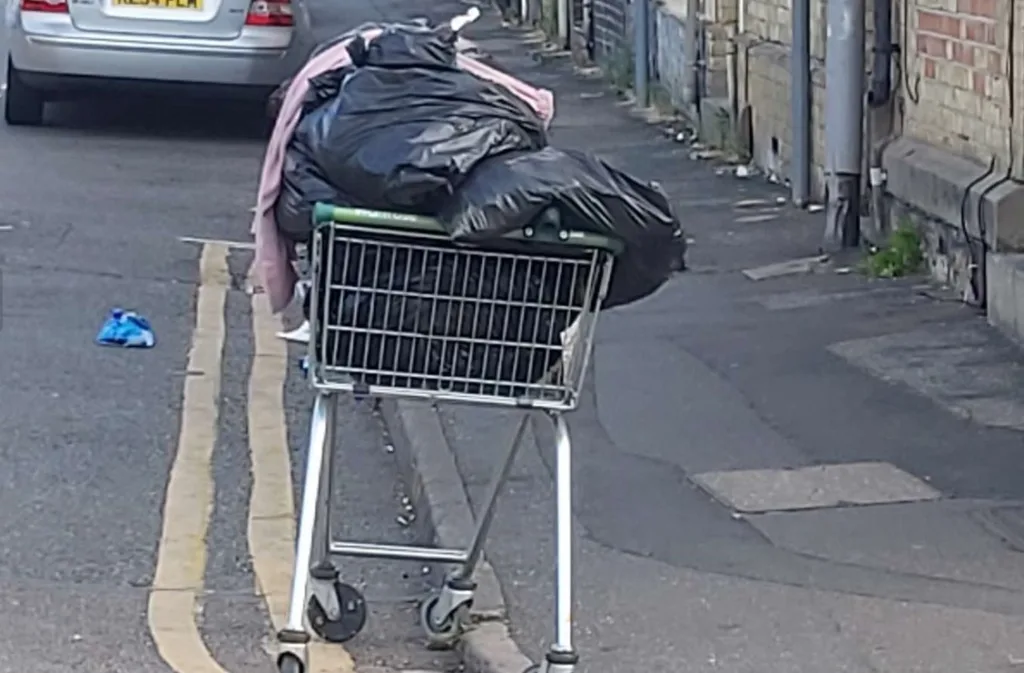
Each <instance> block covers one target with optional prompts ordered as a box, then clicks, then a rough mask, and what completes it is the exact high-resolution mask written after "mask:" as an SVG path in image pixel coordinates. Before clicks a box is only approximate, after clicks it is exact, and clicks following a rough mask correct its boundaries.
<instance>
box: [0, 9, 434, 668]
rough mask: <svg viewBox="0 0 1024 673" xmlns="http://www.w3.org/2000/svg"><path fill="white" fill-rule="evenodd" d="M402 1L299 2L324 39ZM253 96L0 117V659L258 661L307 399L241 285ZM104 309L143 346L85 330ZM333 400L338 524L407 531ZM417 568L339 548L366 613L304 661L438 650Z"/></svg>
mask: <svg viewBox="0 0 1024 673" xmlns="http://www.w3.org/2000/svg"><path fill="white" fill-rule="evenodd" d="M419 5H421V6H423V7H429V8H430V10H431V11H442V12H443V11H444V10H445V8H444V7H437V6H435V5H428V3H426V2H421V3H419ZM400 7H401V9H400V10H394V11H391V10H389V8H388V7H387V6H384V5H373V4H367V3H358V4H353V3H344V7H343V6H342V4H341V3H327V2H323V1H322V0H321V1H317V2H314V3H313V5H312V6H311V10H312V12H313V15H314V18H315V20H316V23H317V27H318V31H319V32H320V33H321V37H325V36H328V35H332V34H334V33H337V32H339V31H342V30H345V29H347V28H350V27H352V26H354V25H356V24H358V23H361V22H363V21H366V20H373V19H381V18H384V17H385V12H387V17H388V18H400V17H401V16H403V15H404V14H405V13H407V12H409V11H412V10H414V9H415V8H416V5H415V4H413V3H401V4H400ZM449 13H450V12H449ZM0 39H2V37H0ZM4 51H5V49H4V47H3V43H2V42H0V54H3V52H4ZM261 114H262V109H261V108H259V107H253V106H228V105H224V104H206V105H190V104H185V103H182V102H181V101H177V100H158V99H148V100H147V99H134V98H132V99H129V98H121V97H118V98H117V100H109V99H108V100H93V101H82V102H77V103H67V104H61V105H59V106H57V107H56V108H54V109H53V110H52V115H51V117H50V119H49V120H48V121H49V123H48V124H47V126H46V127H44V128H38V129H20V128H19V129H12V128H6V127H0V274H2V277H0V282H2V295H0V301H2V314H0V317H2V322H0V365H2V368H0V372H2V373H0V672H3V673H8V672H10V673H15V672H20V671H32V673H67V672H68V671H75V672H76V673H122V672H123V673H156V672H161V673H166V672H167V671H170V670H178V671H182V672H183V673H222V672H223V671H229V672H241V671H245V672H247V673H248V672H258V671H270V670H273V668H272V666H271V664H270V658H269V657H268V655H267V647H268V640H269V638H268V637H269V634H271V633H272V625H271V622H272V617H274V616H276V617H277V618H278V619H279V614H280V611H281V609H282V605H283V603H282V601H281V598H282V595H283V592H284V591H285V590H286V588H287V587H286V578H285V579H282V573H287V572H288V571H289V570H290V568H289V567H288V563H287V561H288V560H289V556H290V553H291V549H290V538H289V535H291V531H290V526H291V517H289V516H281V511H282V510H277V511H268V509H269V508H271V506H272V504H275V503H276V504H277V505H279V506H280V507H281V508H287V507H290V506H291V502H290V501H291V497H290V496H292V495H293V493H290V492H289V482H288V480H282V479H280V477H281V476H282V475H281V473H282V472H287V469H279V468H280V467H281V466H282V465H283V466H288V464H289V463H288V461H289V459H291V466H292V471H293V472H294V474H293V475H292V476H293V479H292V482H291V484H290V486H291V490H292V491H294V486H295V484H296V483H297V482H298V481H299V477H300V474H299V473H298V470H299V469H300V468H301V464H302V455H303V444H302V443H303V441H304V438H305V432H306V423H307V419H308V413H309V409H310V405H311V396H310V393H309V391H308V389H307V388H306V386H305V383H304V382H303V381H302V379H301V378H300V377H299V376H298V370H297V367H296V366H295V364H296V362H297V358H298V355H299V354H298V353H297V352H294V351H293V352H291V353H286V352H285V350H284V347H283V345H282V344H281V343H279V342H278V341H276V340H275V339H274V338H273V334H274V332H275V330H276V329H278V328H279V326H280V325H279V323H278V321H277V320H276V319H274V318H272V317H271V316H269V315H268V313H267V311H266V310H265V305H264V304H262V303H261V301H262V297H260V296H257V297H255V298H254V297H251V296H250V295H249V294H248V293H247V292H246V291H245V287H246V284H245V279H246V277H247V274H248V268H249V265H250V263H251V256H252V255H251V250H249V249H248V248H247V247H246V246H245V242H246V241H248V240H249V235H248V231H249V221H250V217H251V215H250V213H249V208H250V207H251V205H252V204H253V201H254V194H255V185H256V179H257V174H258V171H259V164H260V160H261V158H262V152H263V140H262V138H261V130H262V128H263V121H262V118H261ZM182 238H192V239H197V240H199V242H195V241H184V240H182ZM204 241H205V242H204ZM236 243H241V244H242V245H236ZM114 307H122V308H126V309H134V310H137V311H139V312H141V313H142V314H144V315H145V316H146V317H147V318H149V319H150V321H151V322H152V324H153V326H154V328H155V331H156V336H157V345H156V347H155V348H153V349H151V350H119V349H106V348H102V347H99V346H97V345H95V344H94V342H93V339H94V337H95V335H96V332H97V330H98V329H99V327H100V325H101V324H102V322H103V319H104V317H105V316H106V314H107V313H108V311H110V309H112V308H114ZM281 390H284V394H283V395H281V394H280V391H281ZM341 418H342V419H343V421H342V423H343V427H342V429H341V431H340V433H339V434H340V437H341V438H342V441H343V442H344V444H345V446H346V448H347V449H349V450H346V451H344V452H343V455H342V458H341V459H340V460H339V465H338V473H339V474H338V483H340V484H342V485H343V487H344V488H343V490H342V492H341V493H340V494H339V495H338V500H337V502H336V505H337V506H338V507H339V508H340V510H341V511H343V512H344V517H343V518H342V522H341V524H339V526H340V528H341V530H339V531H338V532H339V533H341V534H346V533H347V534H351V535H353V536H356V537H358V538H360V539H379V538H391V539H395V538H398V539H399V541H402V540H405V541H408V540H409V539H410V535H411V534H410V533H408V532H407V531H406V530H404V529H403V528H401V527H400V526H399V525H398V524H397V523H395V517H396V516H397V515H398V514H399V513H400V512H401V511H402V509H401V504H400V498H401V493H400V489H399V487H398V479H397V474H396V472H395V466H394V464H393V461H392V459H391V456H390V455H389V454H388V452H387V451H386V447H385V444H384V440H383V436H382V432H381V428H380V426H379V423H378V422H377V420H376V418H375V417H374V415H373V414H372V413H371V410H370V409H367V408H358V407H351V406H346V407H345V408H344V409H343V410H342V413H341ZM254 427H258V430H259V431H258V432H251V430H252V429H253V428H254ZM286 440H287V445H286ZM254 484H258V486H254ZM254 488H260V489H262V490H261V491H260V492H261V493H262V494H263V496H264V497H261V498H259V499H258V504H256V505H254V506H250V497H252V494H253V491H254ZM268 503H270V504H268ZM261 508H262V509H261ZM261 514H263V515H266V516H260V515H261ZM422 571H423V569H422V568H421V567H419V566H396V565H390V566H384V565H374V564H363V565H360V564H351V565H349V566H346V577H347V579H348V580H349V581H351V582H353V583H356V584H358V585H361V586H363V587H364V588H365V589H366V592H367V596H368V598H369V600H370V602H371V608H372V616H371V621H370V623H369V625H368V627H367V632H366V634H365V635H364V636H363V637H361V638H360V639H359V640H358V642H356V643H354V644H352V645H351V646H350V647H349V648H348V651H346V650H343V649H342V648H340V647H321V648H319V649H318V650H317V652H316V656H317V659H316V660H315V662H314V664H315V665H314V666H313V667H312V669H311V670H313V671H334V672H341V671H348V670H351V668H352V662H353V659H354V661H355V664H356V665H358V666H363V665H366V666H383V667H386V668H394V669H427V670H445V669H448V668H450V667H452V666H453V665H454V664H453V662H452V661H451V660H450V659H448V658H446V657H444V656H439V655H435V654H428V653H425V652H424V650H423V649H422V647H421V643H420V641H419V636H418V632H417V631H416V629H415V614H414V605H413V601H414V599H416V598H418V597H419V596H421V595H422V594H423V592H424V591H425V589H426V586H427V583H428V581H429V580H430V579H431V577H430V576H429V575H426V576H425V575H424V574H423V572H422Z"/></svg>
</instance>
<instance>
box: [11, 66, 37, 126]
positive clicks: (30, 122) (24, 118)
mask: <svg viewBox="0 0 1024 673" xmlns="http://www.w3.org/2000/svg"><path fill="white" fill-rule="evenodd" d="M44 105H45V101H44V100H43V95H42V94H41V93H40V92H38V91H36V90H35V89H33V88H31V87H30V86H28V85H26V84H25V82H24V80H22V78H21V73H20V72H18V69H17V68H15V67H14V64H13V63H11V60H10V59H7V92H6V93H5V94H4V119H5V120H6V121H7V123H8V124H10V125H11V126H39V125H40V124H42V123H43V107H44Z"/></svg>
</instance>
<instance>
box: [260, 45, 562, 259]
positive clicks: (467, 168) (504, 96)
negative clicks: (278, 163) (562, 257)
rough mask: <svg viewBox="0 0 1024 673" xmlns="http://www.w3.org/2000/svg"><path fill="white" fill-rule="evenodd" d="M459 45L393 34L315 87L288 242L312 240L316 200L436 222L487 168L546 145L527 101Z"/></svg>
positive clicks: (286, 212)
mask: <svg viewBox="0 0 1024 673" xmlns="http://www.w3.org/2000/svg"><path fill="white" fill-rule="evenodd" d="M456 39H457V36H456V35H455V34H454V33H452V31H451V30H450V28H448V27H446V26H442V27H440V28H436V29H431V28H426V27H423V26H408V25H392V26H387V27H385V28H384V32H383V33H382V34H381V35H379V36H378V37H376V38H374V39H373V40H370V41H369V42H365V41H363V40H362V39H361V38H357V39H355V40H354V41H353V42H352V43H351V44H350V45H349V46H348V51H349V53H350V54H351V56H352V64H351V65H350V66H346V67H344V68H340V69H339V70H337V71H334V72H330V73H325V74H324V75H322V76H321V77H318V78H316V79H314V80H313V81H312V82H311V90H310V95H309V96H308V97H307V101H306V103H307V109H306V110H305V111H304V114H303V117H302V118H301V119H300V121H299V124H298V126H297V127H296V129H295V133H294V134H293V137H292V139H291V141H290V142H289V145H288V147H287V149H286V159H285V168H284V172H283V177H282V192H281V196H280V198H279V199H278V204H277V211H276V214H277V219H278V226H279V228H280V229H281V231H282V232H283V233H284V234H285V235H286V236H287V237H288V238H290V239H292V240H296V241H303V242H304V241H307V240H308V238H309V234H310V227H311V226H312V225H311V217H310V215H311V210H312V206H313V204H314V203H315V202H316V201H317V200H323V201H330V202H332V203H335V204H336V205H341V206H357V207H363V208H373V209H379V210H392V211H400V212H408V213H415V214H419V215H435V214H436V213H437V212H438V210H439V209H440V208H441V205H442V204H443V202H444V201H445V200H446V199H447V198H448V197H449V196H450V195H451V194H452V193H453V192H454V191H455V190H456V189H457V188H458V186H459V185H460V184H461V183H462V181H463V180H465V178H466V176H467V175H468V174H469V173H470V172H471V171H472V169H473V167H474V166H476V165H477V164H478V163H480V162H481V161H482V160H484V159H486V158H488V157H492V156H496V155H499V154H502V153H505V152H509V151H514V150H529V149H539V148H541V147H544V146H545V145H546V144H547V137H546V133H545V129H544V123H543V121H542V120H541V119H540V118H539V117H538V116H537V115H536V113H534V112H533V110H532V109H531V108H530V107H529V106H528V105H527V104H526V103H525V102H524V101H522V100H521V99H519V98H518V97H517V96H515V95H514V94H513V93H512V92H510V91H509V90H508V89H506V88H505V87H503V86H501V85H499V84H495V83H492V82H489V81H486V80H483V79H481V78H478V77H476V76H475V75H473V74H471V73H469V72H466V71H464V70H462V69H461V68H459V67H458V65H457V64H456V47H455V42H456Z"/></svg>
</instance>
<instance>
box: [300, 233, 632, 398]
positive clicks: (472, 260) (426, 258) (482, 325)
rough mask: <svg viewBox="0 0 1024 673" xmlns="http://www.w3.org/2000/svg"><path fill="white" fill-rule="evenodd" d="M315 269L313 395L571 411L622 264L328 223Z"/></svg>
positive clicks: (545, 247)
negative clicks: (327, 392)
mask: <svg viewBox="0 0 1024 673" xmlns="http://www.w3.org/2000/svg"><path fill="white" fill-rule="evenodd" d="M311 262H312V271H313V282H312V287H311V292H312V298H311V303H310V324H311V328H312V330H311V331H312V335H313V338H312V341H311V352H310V372H311V374H312V377H313V382H314V385H316V386H318V387H320V388H333V389H340V390H351V391H356V392H362V393H363V394H369V395H374V396H411V397H429V398H434V399H449V400H452V401H463V402H481V403H491V404H495V403H497V404H511V405H518V406H536V407H542V408H549V409H570V408H572V407H574V406H575V404H576V397H577V396H578V394H579V389H580V386H581V385H582V380H583V375H584V372H585V369H586V366H587V360H588V359H589V354H590V349H591V346H592V343H593V332H594V326H595V320H596V317H597V314H598V312H599V310H600V305H601V300H602V299H603V298H604V294H605V291H606V289H607V285H608V279H609V275H610V273H611V266H612V256H611V254H610V253H608V252H606V251H604V250H600V249H586V248H573V247H569V246H558V245H553V244H534V243H529V242H528V243H516V244H514V245H504V246H503V248H502V249H498V248H491V247H488V248H486V249H485V248H477V247H467V246H462V245H455V244H453V243H452V242H451V241H450V240H449V239H447V238H446V237H443V236H432V235H424V234H422V233H417V234H415V235H413V234H409V233H406V232H390V231H389V232H385V233H381V231H380V229H368V228H363V227H359V226H352V225H346V224H339V223H330V224H328V225H325V226H321V227H319V228H317V230H316V234H315V235H314V240H313V255H312V259H311Z"/></svg>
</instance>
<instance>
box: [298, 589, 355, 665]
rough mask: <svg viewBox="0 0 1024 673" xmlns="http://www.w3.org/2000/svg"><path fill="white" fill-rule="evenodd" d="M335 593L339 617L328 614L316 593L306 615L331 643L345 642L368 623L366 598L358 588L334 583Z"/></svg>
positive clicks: (320, 633) (314, 628)
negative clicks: (331, 616) (330, 616)
mask: <svg viewBox="0 0 1024 673" xmlns="http://www.w3.org/2000/svg"><path fill="white" fill-rule="evenodd" d="M334 595H335V597H336V598H337V599H338V606H339V608H340V614H339V615H338V618H337V619H330V618H329V617H328V616H327V610H325V609H324V606H323V605H321V603H320V599H318V598H317V597H316V594H314V595H312V596H310V597H309V605H308V606H307V610H306V616H308V617H309V625H310V627H312V629H313V632H314V633H316V634H317V635H318V636H320V637H321V638H323V639H324V640H326V641H328V642H331V643H343V642H345V641H346V640H350V639H352V638H354V637H355V636H356V634H358V633H359V632H360V631H362V630H363V626H365V625H366V599H364V598H363V595H362V594H361V593H359V590H358V589H356V588H355V587H353V586H351V585H349V584H345V583H343V582H335V583H334ZM299 673H302V671H301V669H300V671H299Z"/></svg>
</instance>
